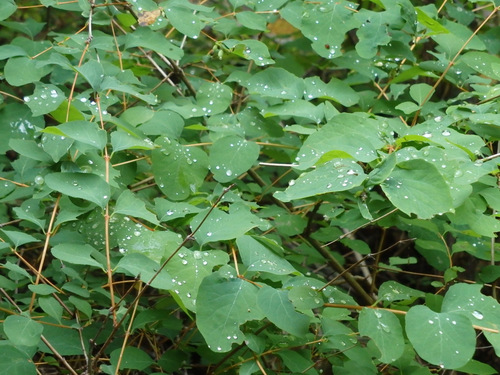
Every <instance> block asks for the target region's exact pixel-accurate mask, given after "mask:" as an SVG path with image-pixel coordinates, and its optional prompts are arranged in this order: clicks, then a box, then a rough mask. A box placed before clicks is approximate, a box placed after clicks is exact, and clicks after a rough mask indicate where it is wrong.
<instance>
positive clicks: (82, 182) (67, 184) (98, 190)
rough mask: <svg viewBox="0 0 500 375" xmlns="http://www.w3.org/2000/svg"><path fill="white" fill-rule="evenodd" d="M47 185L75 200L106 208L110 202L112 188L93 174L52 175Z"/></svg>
mask: <svg viewBox="0 0 500 375" xmlns="http://www.w3.org/2000/svg"><path fill="white" fill-rule="evenodd" d="M45 183H46V184H47V186H48V187H49V188H51V189H52V190H56V191H58V192H60V193H62V194H66V195H69V196H70V197H74V198H82V199H85V200H87V201H90V202H93V203H95V204H97V205H98V206H99V207H102V208H104V207H105V206H106V204H107V203H108V201H109V195H110V188H109V184H107V183H106V181H104V180H103V179H102V178H100V177H99V176H97V175H95V174H91V173H59V172H56V173H50V174H48V175H46V176H45Z"/></svg>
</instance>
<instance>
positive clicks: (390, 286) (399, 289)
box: [378, 259, 425, 302]
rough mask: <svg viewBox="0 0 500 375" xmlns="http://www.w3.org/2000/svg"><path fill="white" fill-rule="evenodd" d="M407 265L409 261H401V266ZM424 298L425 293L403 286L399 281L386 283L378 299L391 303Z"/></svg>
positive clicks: (380, 290)
mask: <svg viewBox="0 0 500 375" xmlns="http://www.w3.org/2000/svg"><path fill="white" fill-rule="evenodd" d="M405 263H406V264H407V263H408V260H406V259H405V260H404V262H403V261H401V264H405ZM391 264H394V263H391ZM424 296H425V293H424V292H422V291H420V290H416V289H412V288H410V287H407V286H405V285H402V284H400V283H398V282H397V281H386V282H384V283H383V284H382V285H380V287H379V290H378V298H379V299H381V300H383V301H389V302H393V301H405V300H412V299H415V298H417V297H424Z"/></svg>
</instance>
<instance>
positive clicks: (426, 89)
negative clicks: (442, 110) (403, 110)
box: [410, 83, 434, 106]
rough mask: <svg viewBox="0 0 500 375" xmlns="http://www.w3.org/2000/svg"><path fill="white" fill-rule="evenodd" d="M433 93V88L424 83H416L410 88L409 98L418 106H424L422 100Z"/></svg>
mask: <svg viewBox="0 0 500 375" xmlns="http://www.w3.org/2000/svg"><path fill="white" fill-rule="evenodd" d="M433 93H434V88H433V87H432V86H430V85H428V84H426V83H416V84H414V85H411V86H410V96H411V98H412V99H413V100H415V101H416V102H417V104H418V105H419V106H421V105H423V104H424V100H425V99H426V98H427V97H428V96H429V98H430V97H431V96H432V94H433Z"/></svg>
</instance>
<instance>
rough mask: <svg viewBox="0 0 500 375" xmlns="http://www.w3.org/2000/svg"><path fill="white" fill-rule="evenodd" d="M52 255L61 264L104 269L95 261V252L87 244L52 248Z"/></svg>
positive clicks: (64, 244)
mask: <svg viewBox="0 0 500 375" xmlns="http://www.w3.org/2000/svg"><path fill="white" fill-rule="evenodd" d="M51 251H52V255H53V256H54V257H56V258H57V259H59V260H62V261H63V262H68V263H71V264H80V265H84V266H93V267H98V268H104V266H103V265H102V264H101V263H99V262H98V261H97V260H95V256H96V254H98V252H97V250H96V249H94V248H93V247H92V246H90V245H88V244H83V245H82V244H77V243H62V244H59V245H56V246H54V247H53V248H52V250H51Z"/></svg>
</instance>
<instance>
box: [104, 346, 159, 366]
mask: <svg viewBox="0 0 500 375" xmlns="http://www.w3.org/2000/svg"><path fill="white" fill-rule="evenodd" d="M119 359H121V362H120V370H123V369H132V370H139V371H142V370H145V369H146V368H147V367H148V366H150V365H151V364H153V359H152V358H151V357H150V356H149V355H148V354H147V353H146V352H144V351H143V350H141V349H138V348H134V347H133V346H127V347H126V348H125V350H124V351H123V353H122V349H121V348H118V349H115V350H113V352H111V364H112V365H113V366H116V365H117V364H118V360H119Z"/></svg>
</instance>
